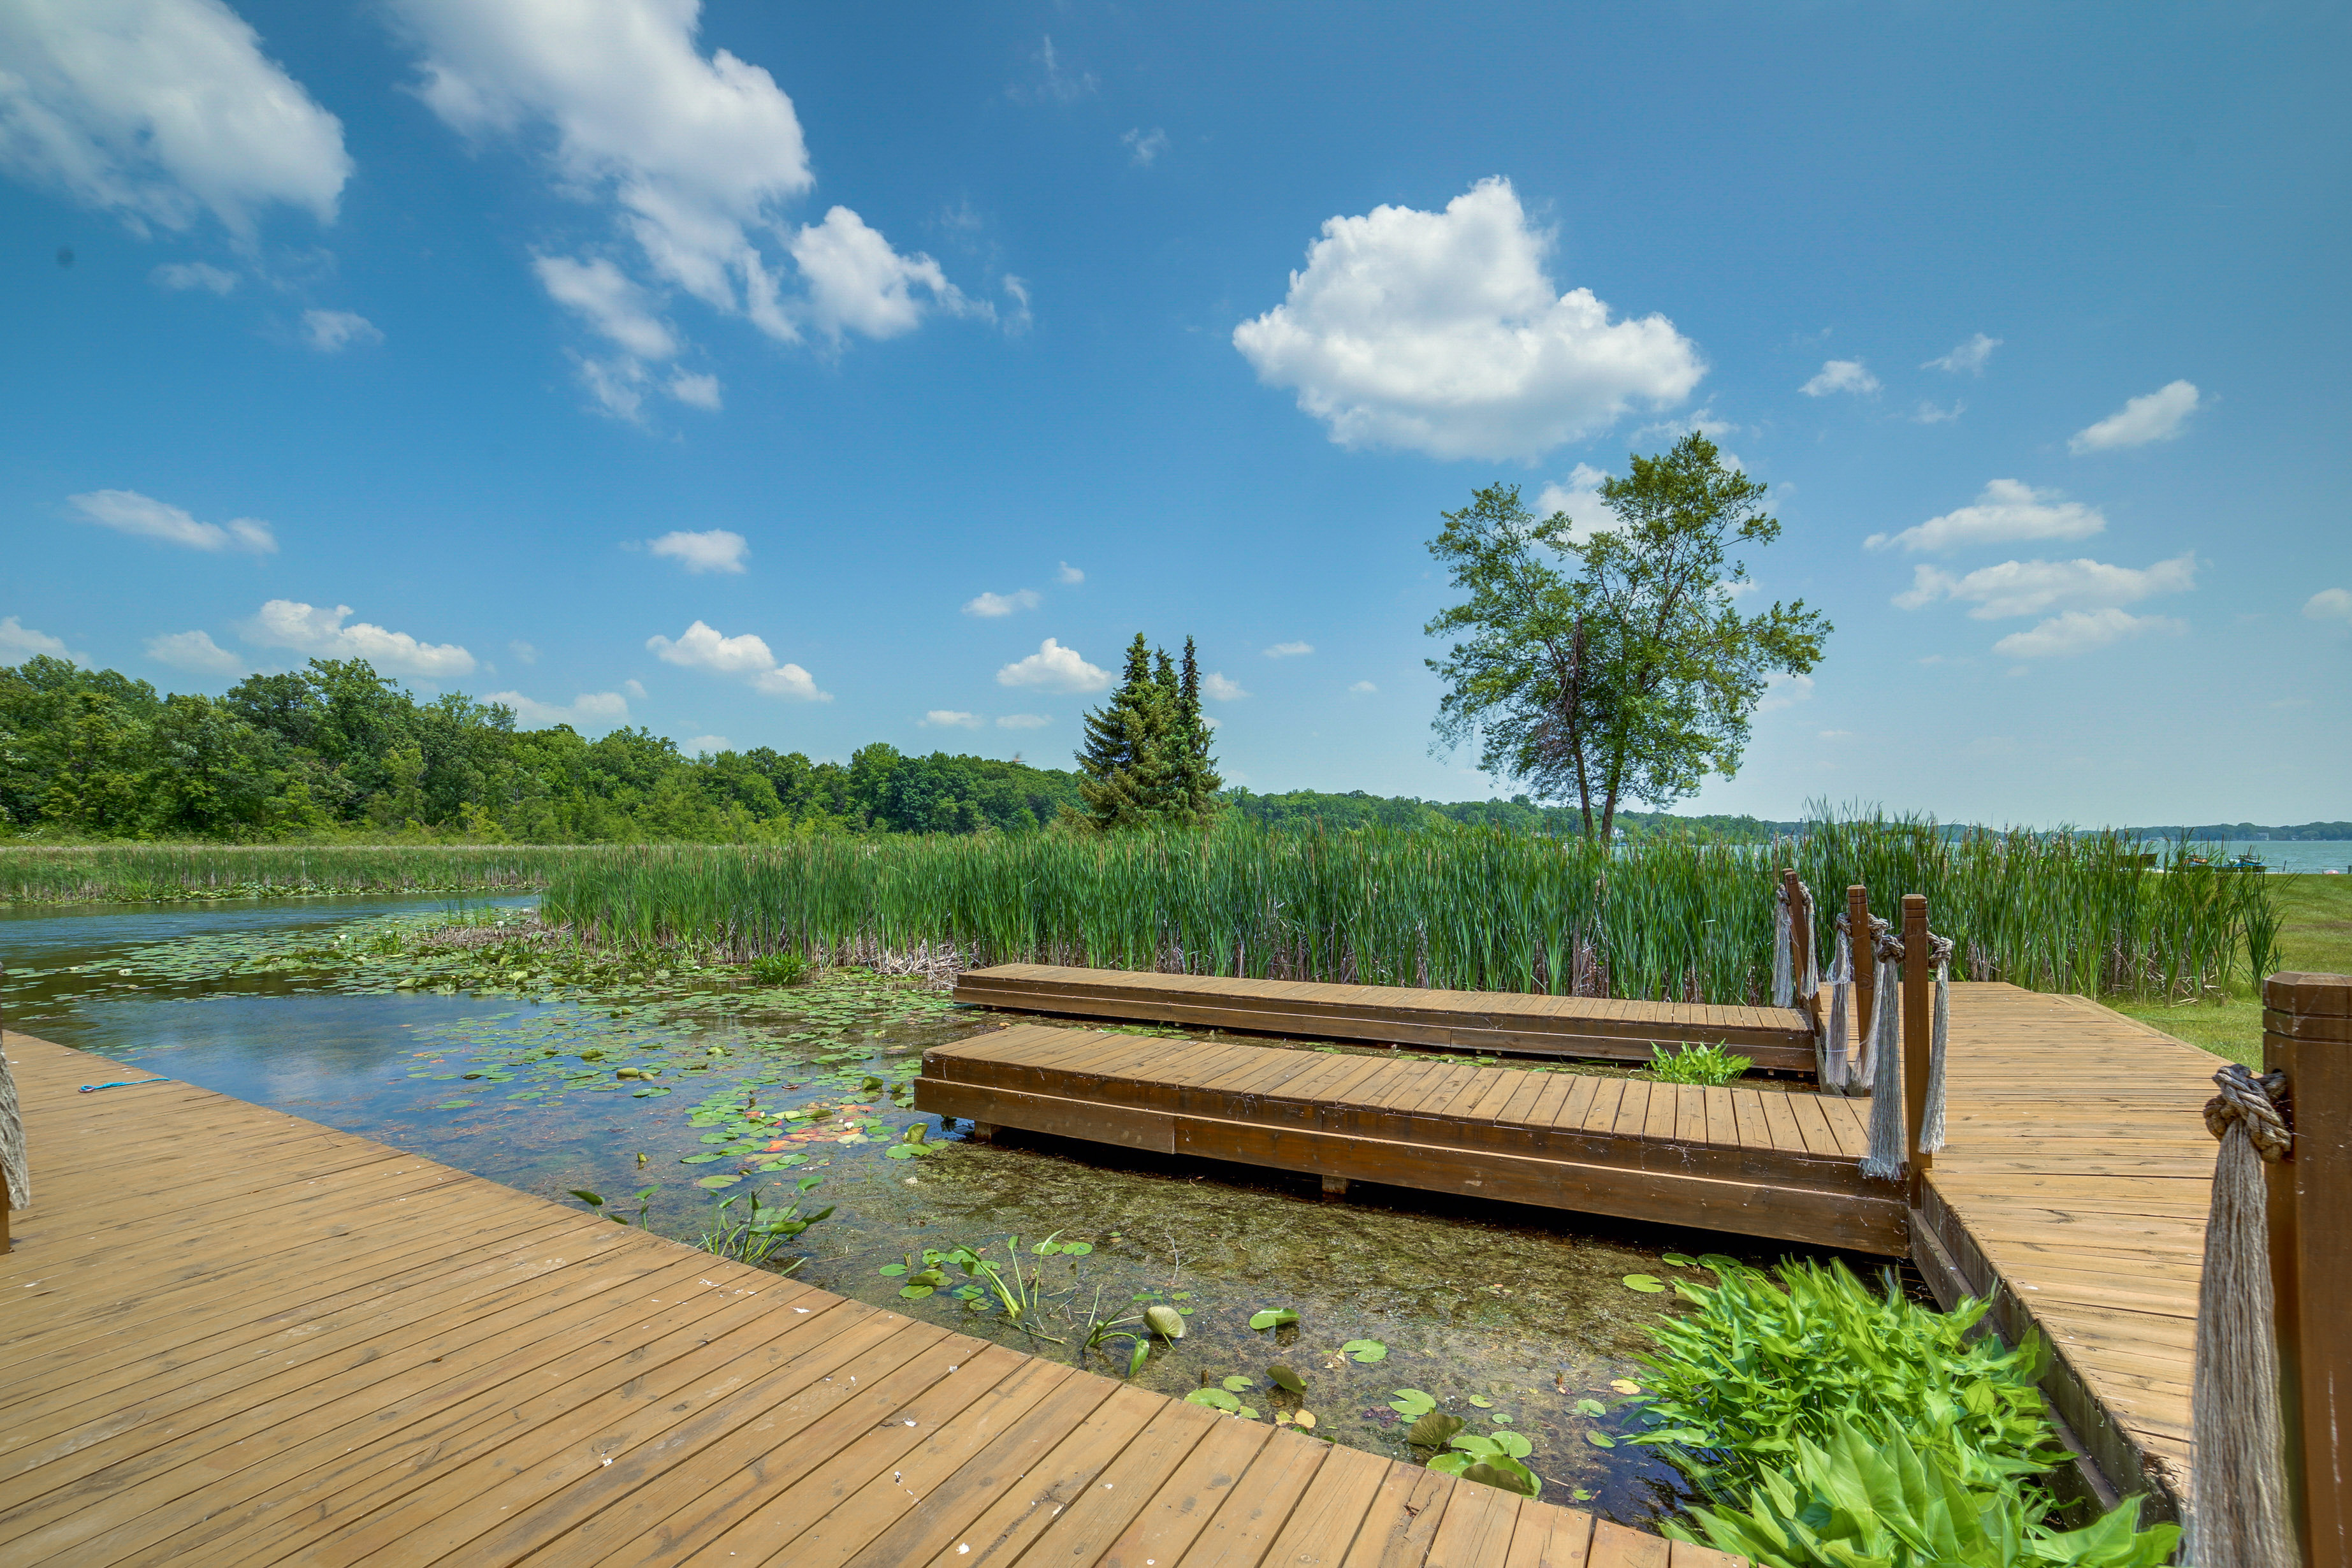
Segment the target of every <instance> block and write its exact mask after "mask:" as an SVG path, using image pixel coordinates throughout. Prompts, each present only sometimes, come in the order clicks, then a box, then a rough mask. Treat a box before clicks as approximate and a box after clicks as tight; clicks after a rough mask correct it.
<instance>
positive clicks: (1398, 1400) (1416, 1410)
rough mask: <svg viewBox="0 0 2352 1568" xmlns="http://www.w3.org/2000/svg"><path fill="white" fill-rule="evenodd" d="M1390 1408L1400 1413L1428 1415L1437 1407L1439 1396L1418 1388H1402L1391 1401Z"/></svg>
mask: <svg viewBox="0 0 2352 1568" xmlns="http://www.w3.org/2000/svg"><path fill="white" fill-rule="evenodd" d="M1389 1408H1390V1409H1391V1410H1393V1411H1395V1412H1396V1413H1397V1414H1398V1415H1428V1414H1429V1413H1430V1412H1431V1411H1433V1410H1434V1409H1436V1408H1437V1396H1436V1395H1435V1394H1424V1393H1423V1392H1422V1391H1421V1390H1420V1389H1418V1388H1400V1389H1398V1390H1397V1391H1396V1397H1395V1398H1394V1399H1391V1400H1390V1401H1389Z"/></svg>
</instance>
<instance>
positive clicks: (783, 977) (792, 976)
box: [747, 952, 809, 985]
mask: <svg viewBox="0 0 2352 1568" xmlns="http://www.w3.org/2000/svg"><path fill="white" fill-rule="evenodd" d="M747 967H748V968H749V969H750V970H751V977H752V978H753V979H754V980H757V981H758V982H759V983H760V984H762V985H798V984H800V983H801V982H802V981H803V980H806V979H807V978H808V973H809V962H808V960H807V959H805V958H803V957H802V956H801V955H800V954H799V953H797V952H771V953H764V954H762V955H761V956H760V957H758V958H755V959H753V960H752V961H751V963H750V964H749V965H747Z"/></svg>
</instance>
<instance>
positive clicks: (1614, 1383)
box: [1609, 1377, 1642, 1394]
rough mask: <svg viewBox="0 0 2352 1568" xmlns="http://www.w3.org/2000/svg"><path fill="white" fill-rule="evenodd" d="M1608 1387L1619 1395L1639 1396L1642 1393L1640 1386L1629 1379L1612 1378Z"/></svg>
mask: <svg viewBox="0 0 2352 1568" xmlns="http://www.w3.org/2000/svg"><path fill="white" fill-rule="evenodd" d="M1609 1386H1610V1387H1612V1388H1613V1389H1615V1390H1616V1391H1617V1392H1618V1393H1620V1394H1639V1393H1641V1392H1642V1385H1641V1384H1638V1383H1635V1382H1634V1381H1633V1379H1632V1378H1630V1377H1612V1378H1611V1379H1610V1380H1609Z"/></svg>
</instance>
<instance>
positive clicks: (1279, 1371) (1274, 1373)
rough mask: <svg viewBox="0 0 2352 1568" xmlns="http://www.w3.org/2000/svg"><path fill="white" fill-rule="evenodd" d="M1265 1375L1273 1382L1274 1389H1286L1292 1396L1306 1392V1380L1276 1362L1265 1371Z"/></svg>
mask: <svg viewBox="0 0 2352 1568" xmlns="http://www.w3.org/2000/svg"><path fill="white" fill-rule="evenodd" d="M1265 1375H1266V1376H1268V1377H1270V1378H1272V1379H1273V1380H1274V1385H1275V1386H1276V1388H1286V1389H1288V1390H1289V1391H1290V1392H1291V1393H1293V1394H1304V1393H1306V1392H1307V1380H1306V1379H1305V1378H1303V1377H1301V1376H1299V1375H1298V1374H1297V1373H1295V1372H1293V1371H1291V1370H1290V1369H1289V1368H1288V1367H1286V1366H1284V1365H1282V1364H1281V1363H1278V1362H1277V1363H1275V1364H1274V1365H1272V1366H1270V1367H1267V1368H1266V1369H1265Z"/></svg>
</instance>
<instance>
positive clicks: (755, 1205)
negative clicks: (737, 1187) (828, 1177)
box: [701, 1176, 834, 1274]
mask: <svg viewBox="0 0 2352 1568" xmlns="http://www.w3.org/2000/svg"><path fill="white" fill-rule="evenodd" d="M822 1181H824V1177H823V1176H803V1177H802V1178H801V1179H800V1180H799V1181H798V1182H795V1183H794V1184H793V1190H794V1191H796V1192H798V1193H801V1194H808V1193H810V1192H812V1191H814V1189H815V1187H816V1185H817V1184H818V1183H820V1182H822ZM740 1199H748V1200H749V1203H750V1206H749V1207H748V1208H746V1209H745V1210H744V1211H743V1212H742V1213H741V1214H740V1215H730V1214H729V1213H728V1212H727V1211H728V1210H729V1209H730V1208H731V1207H733V1206H734V1205H735V1204H736V1202H737V1201H738V1200H740ZM833 1210H834V1205H831V1204H827V1205H824V1207H823V1208H821V1209H818V1210H817V1211H816V1212H815V1213H814V1214H803V1213H802V1212H801V1205H800V1203H799V1201H798V1200H797V1199H795V1200H794V1201H793V1203H792V1204H791V1205H781V1204H762V1203H761V1201H760V1194H758V1193H756V1192H744V1193H737V1194H735V1195H734V1196H733V1197H728V1198H721V1199H720V1200H719V1210H718V1213H717V1214H716V1215H714V1216H713V1224H712V1227H711V1228H710V1229H709V1230H707V1231H705V1232H703V1235H702V1243H701V1246H702V1250H703V1251H705V1252H709V1253H714V1254H716V1255H717V1256H719V1257H720V1258H733V1259H735V1260H736V1261H737V1262H739V1263H749V1264H751V1266H752V1267H754V1268H768V1267H769V1266H770V1265H769V1259H770V1258H772V1257H774V1256H775V1252H776V1249H777V1248H778V1247H782V1246H783V1245H784V1244H785V1243H787V1242H789V1241H792V1240H793V1239H794V1238H795V1237H798V1236H799V1235H800V1234H801V1233H802V1232H803V1231H804V1230H806V1229H808V1227H809V1226H813V1225H815V1224H817V1223H818V1222H819V1221H821V1220H825V1219H830V1218H832V1217H833ZM807 1261H808V1259H807V1258H793V1260H792V1261H791V1262H789V1263H785V1264H782V1265H781V1266H778V1267H777V1268H776V1272H777V1273H779V1274H791V1273H794V1272H796V1271H797V1270H798V1269H799V1268H800V1267H801V1265H802V1264H803V1263H805V1262H807Z"/></svg>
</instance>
